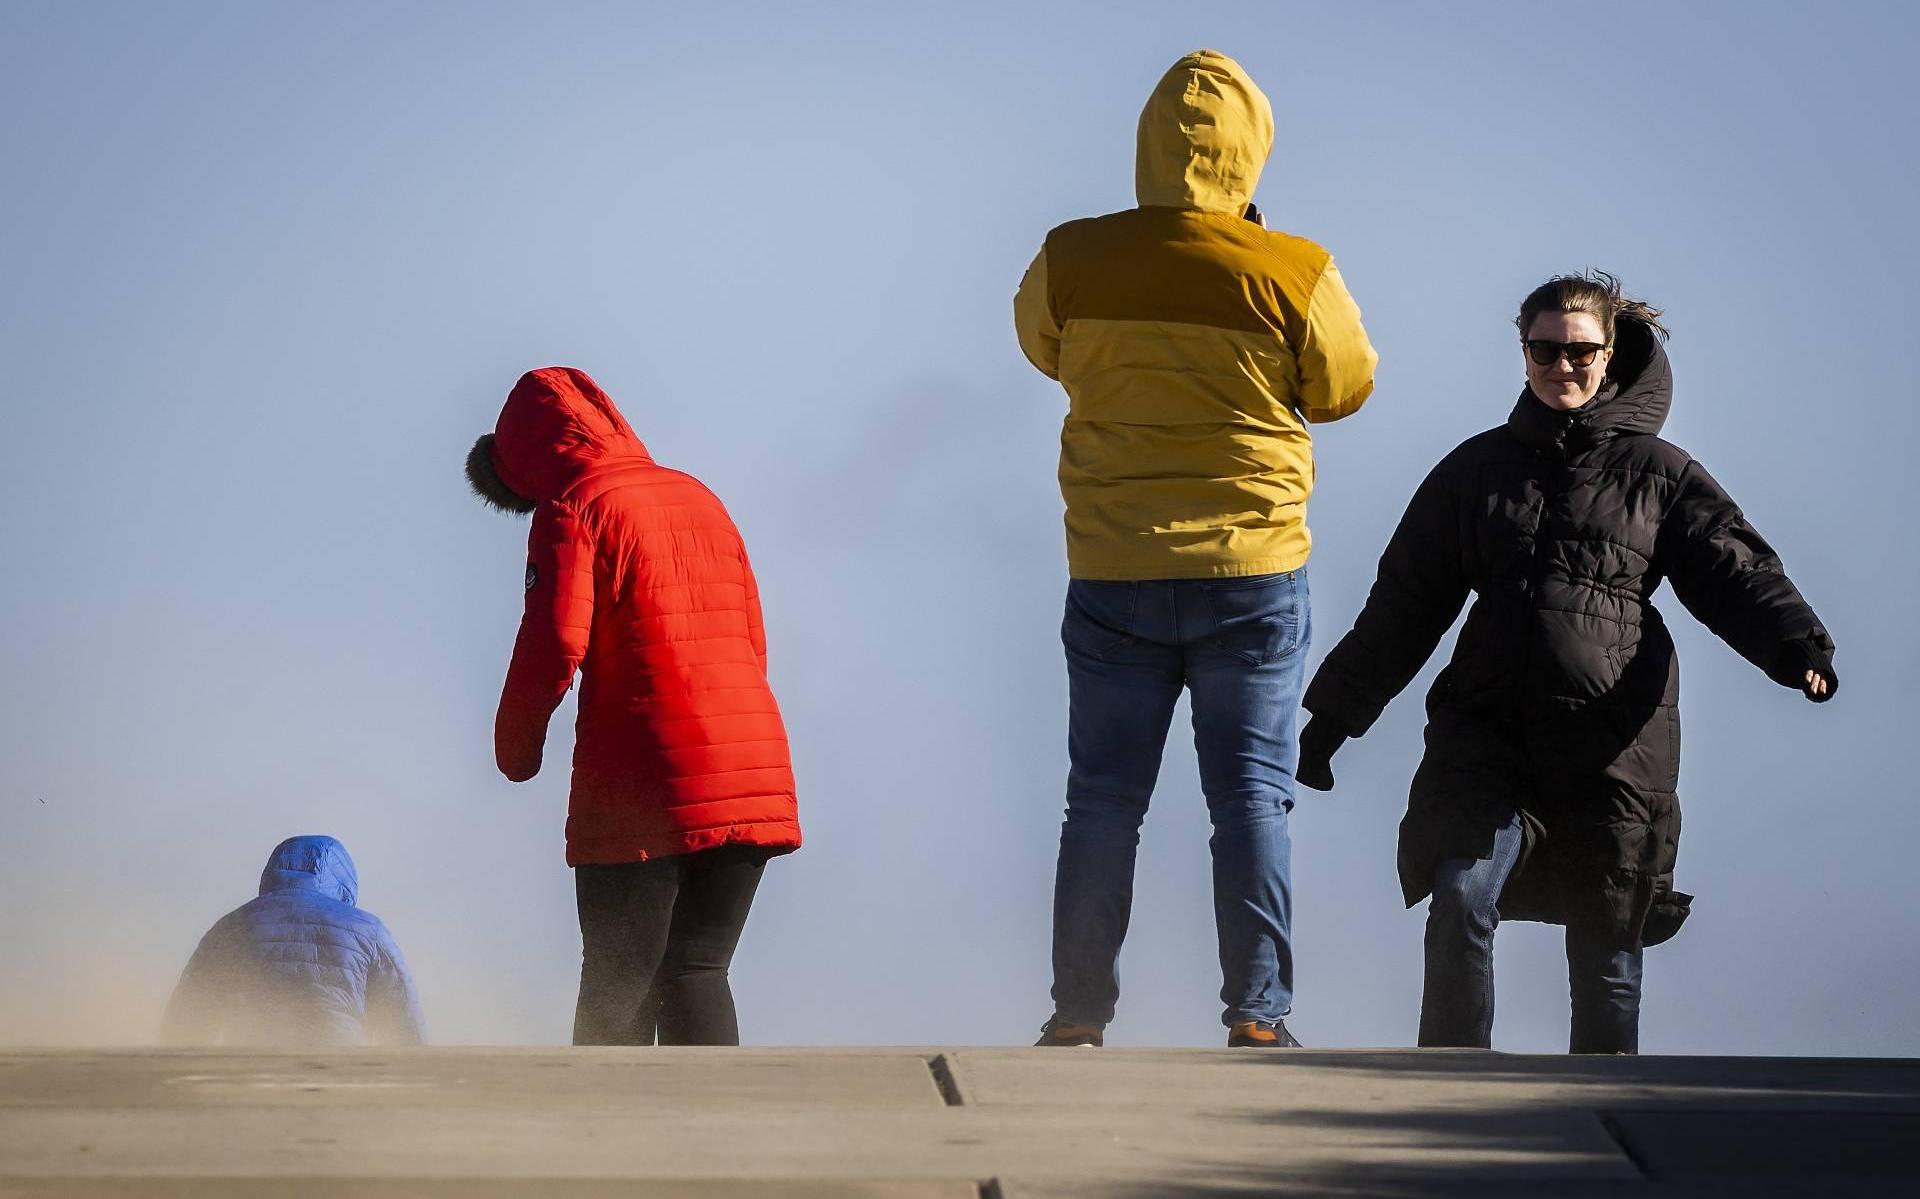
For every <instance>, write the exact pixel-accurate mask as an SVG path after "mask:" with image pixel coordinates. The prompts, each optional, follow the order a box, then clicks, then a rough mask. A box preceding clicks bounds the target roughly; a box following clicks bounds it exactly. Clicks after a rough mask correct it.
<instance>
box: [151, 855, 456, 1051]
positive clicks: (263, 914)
mask: <svg viewBox="0 0 1920 1199" xmlns="http://www.w3.org/2000/svg"><path fill="white" fill-rule="evenodd" d="M359 890H360V879H359V874H358V873H357V872H356V871H355V870H354V868H353V859H352V858H351V857H348V856H347V847H346V846H344V845H342V844H340V842H338V841H336V840H334V839H333V838H332V837H290V838H288V839H287V840H285V841H282V842H281V843H280V845H279V847H278V848H276V849H275V850H274V851H273V856H272V857H270V858H268V859H267V868H266V869H265V870H264V871H262V872H261V874H260V898H258V899H255V900H253V901H252V902H250V903H247V904H245V905H243V906H241V907H238V908H235V909H234V910H233V911H231V912H228V913H227V914H226V915H225V916H222V917H221V918H220V920H219V922H218V923H216V924H215V925H214V926H213V927H212V928H211V929H208V930H207V935H206V936H204V937H202V938H201V939H200V946H199V948H197V949H195V950H194V951H193V957H192V958H191V959H190V960H189V961H188V962H187V968H186V970H185V971H184V972H183V973H182V974H181V975H180V983H179V985H178V986H177V987H175V988H174V992H173V999H172V1001H171V1002H169V1003H168V1005H167V1015H166V1022H165V1025H164V1028H163V1034H164V1036H165V1038H166V1039H167V1040H168V1041H171V1042H174V1043H176V1044H193V1045H291V1046H327V1045H367V1044H376V1045H418V1044H420V1043H421V1042H422V1041H424V1040H425V1036H426V1030H425V1025H424V1022H423V1021H422V1019H421V1016H420V1001H419V997H418V996H417V995H416V994H415V992H414V988H413V978H412V976H410V975H409V974H408V973H407V964H406V962H405V960H403V959H402V958H401V956H400V947H399V946H398V945H396V944H394V940H393V934H392V933H389V932H388V931H387V926H386V925H384V924H382V923H381V922H380V918H379V917H378V916H375V915H374V914H373V913H371V912H363V911H361V910H360V909H359V908H357V907H355V906H354V900H355V898H356V897H357V896H358V894H359Z"/></svg>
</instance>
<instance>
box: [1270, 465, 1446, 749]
mask: <svg viewBox="0 0 1920 1199" xmlns="http://www.w3.org/2000/svg"><path fill="white" fill-rule="evenodd" d="M1447 468H1448V464H1447V463H1446V462H1442V463H1441V464H1440V465H1439V466H1436V467H1435V468H1434V469H1433V471H1432V473H1430V474H1428V476H1427V478H1426V480H1425V481H1424V482H1422V483H1421V484H1420V487H1419V490H1417V491H1415V492H1414V494H1413V500H1412V501H1411V502H1410V503H1409V504H1408V505H1407V510H1406V513H1405V514H1404V515H1403V516H1401V518H1400V524H1399V527H1398V528H1396V529H1394V531H1393V537H1392V539H1390V540H1389V541H1388V542H1387V548H1386V552H1385V553H1383V554H1381V555H1380V570H1379V574H1378V575H1377V576H1376V577H1375V579H1374V582H1373V589H1372V590H1371V591H1369V592H1368V593H1367V602H1366V604H1365V605H1364V606H1363V607H1362V608H1361V609H1360V615H1359V616H1358V617H1356V618H1355V620H1354V622H1353V630H1352V631H1351V632H1349V633H1348V634H1347V635H1346V636H1345V637H1342V638H1341V639H1340V643H1339V644H1338V645H1336V646H1334V647H1333V652H1332V653H1329V654H1328V655H1327V657H1326V660H1325V661H1323V662H1322V663H1321V664H1320V669H1319V670H1318V671H1316V672H1315V673H1314V677H1313V683H1312V685H1311V686H1309V687H1308V688H1307V694H1306V698H1305V700H1304V702H1303V704H1302V706H1303V707H1305V708H1306V709H1307V711H1309V712H1312V713H1313V714H1314V715H1315V716H1325V717H1327V718H1328V719H1329V720H1330V721H1332V723H1333V724H1335V725H1337V726H1339V728H1340V730H1341V731H1342V732H1345V733H1346V734H1347V735H1349V736H1353V737H1358V736H1360V735H1361V734H1363V733H1365V732H1366V731H1367V730H1368V729H1369V728H1371V727H1373V722H1374V721H1375V720H1377V719H1379V717H1380V713H1381V712H1382V711H1384V710H1385V709H1386V706H1387V704H1389V703H1390V702H1392V700H1393V697H1394V696H1396V695H1398V694H1400V692H1401V691H1403V690H1405V689H1406V686H1407V684H1408V683H1410V682H1412V681H1413V676H1414V675H1416V674H1419V673H1420V668H1421V667H1422V666H1424V665H1426V662H1427V659H1428V658H1429V657H1431V656H1432V655H1433V651H1434V647H1435V646H1437V645H1439V644H1440V638H1442V637H1444V636H1446V633H1447V630H1448V629H1449V628H1451V627H1452V626H1453V618H1454V617H1456V616H1458V615H1460V609H1461V607H1462V606H1463V605H1464V604H1465V603H1466V602H1467V593H1468V591H1469V586H1468V582H1467V578H1466V575H1465V573H1464V572H1463V571H1462V570H1461V567H1460V561H1461V555H1460V535H1459V521H1458V517H1457V514H1456V511H1455V506H1454V503H1453V501H1452V499H1451V495H1450V493H1451V488H1450V487H1449V486H1448V483H1447V478H1448V474H1449V471H1448V469H1447Z"/></svg>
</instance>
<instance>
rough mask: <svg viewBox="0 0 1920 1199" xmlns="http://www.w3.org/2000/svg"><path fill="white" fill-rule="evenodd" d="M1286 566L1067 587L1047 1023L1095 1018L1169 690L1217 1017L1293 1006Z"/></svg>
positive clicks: (1292, 595)
mask: <svg viewBox="0 0 1920 1199" xmlns="http://www.w3.org/2000/svg"><path fill="white" fill-rule="evenodd" d="M1309 633H1310V628H1309V604H1308V596H1307V576H1306V572H1305V571H1303V570H1296V571H1291V572H1288V573H1286V574H1272V575H1256V576H1251V577H1245V578H1233V579H1173V580H1163V581H1154V582H1138V583H1106V582H1090V581H1087V580H1084V579H1075V580H1073V582H1072V583H1071V584H1070V585H1069V586H1068V588H1067V613H1066V620H1065V622H1064V623H1063V624H1062V626H1061V640H1062V641H1064V642H1065V644H1066V651H1067V681H1068V688H1069V703H1070V711H1069V715H1068V735H1067V750H1068V756H1069V758H1070V760H1071V770H1070V772H1069V774H1068V776H1067V818H1066V821H1065V823H1063V824H1062V825H1061V826H1060V863H1059V868H1058V871H1057V873H1056V874H1055V876H1054V893H1053V1003H1054V1013H1055V1014H1056V1016H1058V1017H1059V1018H1060V1019H1061V1020H1063V1021H1066V1022H1068V1023H1073V1024H1095V1025H1105V1024H1106V1023H1107V1022H1108V1021H1110V1020H1112V1019H1113V1011H1114V1004H1115V1002H1116V1001H1117V1000H1118V999H1119V996H1120V978H1119V973H1118V969H1117V963H1118V961H1119V957H1120V945H1121V942H1122V941H1124V940H1125V939H1126V935H1127V920H1128V917H1129V915H1130V914H1131V912H1132V908H1133V865H1134V854H1135V851H1136V850H1137V849H1138V848H1139V845H1140V822H1141V820H1143V819H1144V818H1145V817H1146V814H1147V801H1148V799H1149V798H1150V797H1151V796H1152V794H1153V784H1154V780H1155V779H1156V778H1157V777H1158V776H1159V773H1160V755H1161V751H1162V749H1163V748H1164V747H1165V745H1166V740H1167V728H1168V725H1169V724H1170V723H1171V722H1172V719H1173V707H1174V703H1175V701H1176V700H1178V699H1179V697H1180V690H1181V688H1183V687H1184V688H1187V689H1188V690H1189V691H1191V692H1192V704H1193V744H1194V749H1195V751H1196V752H1197V753H1198V755H1199V760H1200V786H1201V790H1202V791H1203V792H1205V794H1206V799H1207V812H1208V815H1209V816H1210V817H1211V818H1212V821H1213V840H1212V842H1211V844H1212V850H1213V913H1214V924H1215V927H1216V931H1217V933H1218V935H1219V940H1220V973H1221V976H1222V979H1223V983H1222V986H1221V988H1220V1001H1221V1003H1223V1004H1224V1005H1226V1011H1225V1014H1224V1017H1223V1022H1224V1023H1226V1024H1229V1025H1231V1024H1236V1023H1239V1022H1242V1021H1246V1020H1269V1021H1271V1020H1278V1019H1280V1018H1281V1017H1282V1016H1284V1015H1286V1014H1287V1012H1288V1011H1289V1010H1290V1009H1291V1007H1292V1005H1293V951H1292V945H1291V942H1290V935H1289V926H1290V920H1291V913H1292V906H1293V905H1292V879H1291V872H1292V871H1291V862H1290V853H1291V841H1290V840H1289V837H1288V834H1287V813H1288V812H1289V811H1290V810H1291V809H1292V808H1293V771H1294V766H1295V765H1296V763H1297V761H1298V759H1299V751H1300V747H1299V741H1298V735H1297V734H1296V732H1295V729H1294V722H1295V720H1296V718H1297V716H1298V713H1299V709H1300V693H1301V689H1302V686H1303V683H1304V678H1303V676H1304V673H1305V670H1304V666H1305V661H1306V656H1307V641H1308V637H1309Z"/></svg>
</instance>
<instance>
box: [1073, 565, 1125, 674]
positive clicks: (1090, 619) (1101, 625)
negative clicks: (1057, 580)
mask: <svg viewBox="0 0 1920 1199" xmlns="http://www.w3.org/2000/svg"><path fill="white" fill-rule="evenodd" d="M1139 594H1140V585H1139V584H1138V583H1109V582H1101V581H1098V580H1094V579H1072V580H1069V581H1068V583H1067V613H1066V617H1065V618H1064V619H1063V620H1062V621H1061V622H1060V640H1061V641H1062V642H1064V643H1065V644H1066V647H1067V648H1068V649H1070V650H1078V651H1079V652H1080V653H1083V654H1091V655H1093V656H1094V657H1096V658H1104V657H1106V656H1107V655H1109V654H1111V653H1112V652H1113V651H1114V650H1116V649H1119V648H1120V647H1121V646H1122V645H1125V644H1126V643H1127V642H1128V641H1131V640H1132V639H1133V612H1134V606H1135V604H1136V602H1137V601H1138V599H1139Z"/></svg>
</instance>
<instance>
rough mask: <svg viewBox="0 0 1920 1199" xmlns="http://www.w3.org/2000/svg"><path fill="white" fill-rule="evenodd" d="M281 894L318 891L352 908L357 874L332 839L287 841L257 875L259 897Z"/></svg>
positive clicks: (342, 848) (357, 887) (357, 893)
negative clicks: (258, 877)
mask: <svg viewBox="0 0 1920 1199" xmlns="http://www.w3.org/2000/svg"><path fill="white" fill-rule="evenodd" d="M284 891H317V892H319V893H320V894H322V895H325V896H326V897H327V898H329V899H337V900H339V901H340V902H341V903H344V904H349V905H351V904H353V903H354V901H355V900H357V899H358V898H359V897H360V873H359V871H357V870H355V869H354V868H353V858H352V857H351V856H349V855H348V853H347V847H346V846H344V845H342V844H340V842H338V841H336V840H334V839H333V838H332V837H288V838H287V839H286V840H285V841H282V842H281V843H280V844H279V845H277V846H275V847H274V850H273V853H272V855H271V856H269V857H268V858H267V868H266V869H265V870H262V871H261V872H260V894H262V895H272V894H275V893H277V892H284Z"/></svg>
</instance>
